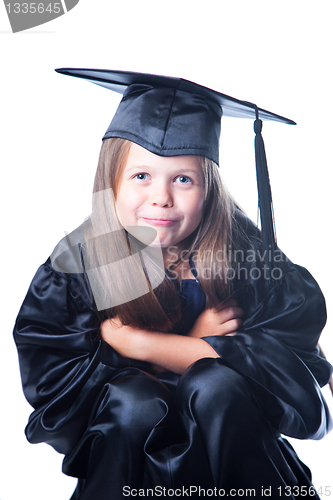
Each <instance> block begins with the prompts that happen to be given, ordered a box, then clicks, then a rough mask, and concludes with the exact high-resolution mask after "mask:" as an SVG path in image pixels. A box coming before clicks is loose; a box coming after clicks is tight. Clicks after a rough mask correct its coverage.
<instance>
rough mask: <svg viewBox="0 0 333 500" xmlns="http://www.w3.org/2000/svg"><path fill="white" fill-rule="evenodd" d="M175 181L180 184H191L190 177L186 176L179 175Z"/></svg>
mask: <svg viewBox="0 0 333 500" xmlns="http://www.w3.org/2000/svg"><path fill="white" fill-rule="evenodd" d="M177 179H178V182H180V184H188V183H189V182H191V179H190V177H187V175H179V176H178V177H177Z"/></svg>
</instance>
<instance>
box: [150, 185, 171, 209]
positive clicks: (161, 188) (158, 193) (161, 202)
mask: <svg viewBox="0 0 333 500" xmlns="http://www.w3.org/2000/svg"><path fill="white" fill-rule="evenodd" d="M149 201H150V204H151V205H153V206H156V207H163V208H168V207H172V206H173V197H172V193H171V189H170V188H169V186H167V185H166V184H160V183H158V184H156V185H155V186H154V187H152V191H151V194H150V200H149Z"/></svg>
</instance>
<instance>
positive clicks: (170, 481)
mask: <svg viewBox="0 0 333 500" xmlns="http://www.w3.org/2000/svg"><path fill="white" fill-rule="evenodd" d="M246 224H247V233H248V235H249V234H250V236H249V241H250V242H251V246H252V247H253V248H254V247H255V246H256V245H257V242H256V236H255V235H256V232H255V230H253V229H252V234H251V231H250V229H251V227H252V226H251V225H250V223H249V222H247V223H246ZM259 260H260V259H257V261H256V262H245V263H243V265H244V266H245V267H246V268H247V270H248V271H249V270H250V269H253V267H254V266H259V265H261V266H262V263H260V262H259ZM277 265H278V266H279V268H280V269H281V270H282V274H283V276H282V278H281V279H279V280H278V281H277V282H276V283H275V284H274V286H271V287H270V288H269V289H267V283H266V282H265V279H264V278H263V277H261V278H260V279H258V278H257V276H256V275H255V273H252V274H251V273H248V274H247V276H246V277H244V276H242V277H241V278H240V279H238V280H237V282H236V281H235V295H236V297H237V299H238V301H239V304H240V306H241V307H242V308H243V309H244V311H245V317H244V323H243V327H242V330H241V332H240V333H238V334H237V335H235V336H233V337H221V336H211V337H206V338H204V340H205V341H206V342H208V343H209V344H210V345H211V346H212V347H213V348H214V349H215V351H216V352H217V353H218V354H219V356H220V358H216V359H215V358H214V359H213V358H206V359H202V360H199V361H197V362H196V363H194V364H193V365H192V366H191V367H189V368H188V370H186V372H185V373H184V374H183V375H182V376H178V375H176V374H174V373H171V372H164V373H161V374H158V375H154V374H152V373H150V368H149V366H148V365H146V364H145V363H143V362H139V361H135V360H132V359H128V358H124V357H122V356H120V355H119V354H118V353H117V352H116V351H115V350H114V349H113V348H112V347H110V346H109V345H108V344H106V343H105V342H103V341H102V340H101V339H100V338H99V334H98V333H99V320H98V317H97V314H96V309H95V305H94V301H93V297H92V292H91V289H90V286H89V282H88V279H87V277H86V275H85V273H75V274H65V273H60V272H58V271H55V270H54V269H53V268H52V265H51V262H50V260H48V261H47V262H46V263H45V264H44V265H42V266H41V267H40V268H39V270H38V271H37V274H36V276H35V277H34V279H33V281H32V283H31V286H30V288H29V291H28V293H27V296H26V298H25V300H24V303H23V305H22V308H21V310H20V312H19V315H18V318H17V321H16V325H15V329H14V338H15V341H16V344H17V348H18V353H19V359H20V367H21V376H22V383H23V389H24V393H25V396H26V398H27V400H28V401H29V402H30V404H31V405H32V406H33V407H34V412H33V413H32V415H31V416H30V419H29V423H28V425H27V427H26V436H27V439H28V440H29V441H30V442H31V443H38V442H46V443H49V444H50V445H51V446H53V447H54V448H55V449H56V450H57V451H58V452H60V453H63V454H64V455H65V457H64V461H63V472H64V473H65V474H68V475H71V476H74V477H77V478H78V484H77V488H76V490H75V492H74V493H73V496H72V500H109V499H110V500H111V499H112V500H118V499H119V500H120V499H123V498H126V497H129V498H132V497H133V496H143V497H150V498H160V497H163V496H164V497H168V496H167V494H168V492H169V497H170V496H172V495H173V496H181V497H183V498H187V497H190V498H202V497H203V496H204V493H205V494H206V493H207V496H209V495H210V496H214V497H219V495H220V497H221V496H227V495H229V496H236V497H238V496H245V494H244V492H245V491H246V490H251V491H252V494H251V495H252V496H256V497H267V496H270V498H289V499H290V498H298V497H299V496H300V492H302V497H303V498H312V499H313V498H319V497H318V496H317V495H316V494H315V492H314V490H313V487H312V486H311V474H310V471H309V470H308V468H307V467H306V466H305V465H304V464H302V462H301V461H300V460H299V458H298V457H297V455H296V453H295V452H294V450H293V449H292V447H291V446H290V444H289V443H288V442H287V441H286V440H285V439H283V438H282V437H281V434H284V435H287V436H291V437H295V438H300V439H307V438H312V439H320V438H321V437H323V436H324V435H325V433H326V432H328V431H329V430H330V428H331V426H332V423H331V418H330V415H329V412H328V409H327V405H326V403H325V401H324V399H323V397H322V394H321V391H320V386H323V385H325V384H326V383H327V382H328V380H329V378H330V376H331V371H332V368H331V366H330V364H329V363H328V362H327V361H326V360H325V359H324V358H323V357H322V356H321V353H320V351H319V349H318V347H317V342H318V337H319V335H320V332H321V330H322V328H323V326H324V324H325V321H326V309H325V301H324V298H323V296H322V294H321V291H320V289H319V287H318V285H317V283H316V282H315V280H314V279H313V278H312V276H311V275H310V274H309V273H308V272H307V271H306V270H305V269H304V268H301V267H299V266H296V265H294V264H292V263H291V262H290V261H288V260H287V259H285V261H284V262H282V263H279V264H277ZM251 276H252V277H251ZM179 295H180V297H181V302H182V313H183V314H182V320H181V322H180V323H179V325H177V328H176V330H175V333H179V334H186V332H187V331H188V330H189V329H190V328H191V326H192V325H193V323H194V321H195V319H196V318H197V317H198V316H199V314H200V313H201V312H202V311H203V309H204V308H205V295H204V293H203V291H202V289H201V286H200V283H199V282H198V281H197V280H184V281H182V282H181V284H180V288H179ZM164 488H165V489H164ZM200 488H201V490H200ZM301 488H302V489H301ZM163 492H164V495H163ZM237 492H240V493H239V494H238V493H237ZM242 492H243V493H242ZM235 493H236V494H235ZM131 495H132V496H131ZM247 496H250V493H249V494H248V495H247Z"/></svg>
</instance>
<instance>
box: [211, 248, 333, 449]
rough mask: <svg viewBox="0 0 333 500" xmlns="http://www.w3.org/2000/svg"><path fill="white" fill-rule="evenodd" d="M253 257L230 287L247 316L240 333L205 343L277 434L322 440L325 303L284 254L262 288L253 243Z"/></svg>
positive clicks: (327, 420)
mask: <svg viewBox="0 0 333 500" xmlns="http://www.w3.org/2000/svg"><path fill="white" fill-rule="evenodd" d="M252 249H254V250H255V252H254V253H255V254H256V255H257V257H256V259H253V260H252V262H247V259H246V257H245V259H244V262H243V264H242V270H243V274H244V273H245V274H246V277H245V278H246V279H243V280H242V283H241V285H240V284H239V283H238V285H237V283H236V295H237V298H238V301H239V303H240V305H241V307H242V308H243V309H244V311H245V316H244V322H243V327H242V330H241V331H240V332H239V333H237V334H236V335H235V336H227V337H221V336H212V337H205V338H204V340H205V341H206V342H208V343H209V344H210V345H211V346H212V347H213V348H214V349H215V351H216V352H217V353H218V354H219V356H220V357H221V361H222V362H223V363H225V364H226V365H228V366H229V367H232V368H233V369H235V370H236V371H238V372H239V373H241V374H242V375H244V376H245V377H246V379H247V381H248V383H249V384H250V386H251V389H252V391H253V393H254V395H255V397H256V399H257V400H258V403H259V404H260V407H261V409H262V411H263V413H264V414H265V416H266V417H267V419H268V421H269V422H270V424H271V426H272V427H273V429H274V430H275V431H276V432H279V433H282V434H285V435H287V436H290V437H294V438H299V439H305V438H312V439H320V438H322V437H323V436H324V435H325V434H326V433H327V432H328V431H329V430H330V429H331V427H332V421H331V417H330V414H329V410H328V408H327V404H326V402H325V400H324V398H323V396H322V394H321V391H320V386H323V385H325V384H327V383H328V381H329V379H330V377H331V375H332V367H331V365H330V364H329V363H328V362H327V360H326V359H324V357H323V356H322V355H321V352H320V350H319V348H318V339H319V336H320V334H321V331H322V329H323V327H324V325H325V322H326V306H325V299H324V297H323V295H322V292H321V290H320V288H319V286H318V284H317V283H316V281H315V280H314V278H313V277H312V276H311V274H310V273H309V272H308V271H307V270H306V269H304V268H302V267H300V266H297V265H295V264H292V263H291V262H290V261H289V260H288V259H287V257H286V256H284V255H283V254H282V252H279V255H280V257H281V256H282V257H281V262H275V263H274V268H275V269H274V272H275V276H276V277H278V278H279V279H276V280H274V279H273V280H271V281H272V283H271V284H270V285H269V286H267V285H268V281H267V279H266V278H267V277H266V276H265V273H264V269H263V262H262V261H263V259H262V258H260V253H259V252H258V249H260V247H259V246H256V243H255V244H253V243H252ZM258 255H259V257H258ZM251 270H252V272H251ZM259 271H261V272H259ZM243 277H244V276H243Z"/></svg>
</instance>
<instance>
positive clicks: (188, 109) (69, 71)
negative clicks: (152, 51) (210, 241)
mask: <svg viewBox="0 0 333 500" xmlns="http://www.w3.org/2000/svg"><path fill="white" fill-rule="evenodd" d="M56 71H57V72H58V73H62V74H65V75H70V76H75V77H78V78H84V79H86V80H88V81H90V82H93V83H96V84H97V85H100V86H102V87H105V88H107V89H110V90H113V91H115V92H119V93H121V94H123V98H122V100H121V102H120V104H119V106H118V109H117V111H116V113H115V115H114V117H113V119H112V121H111V123H110V126H109V127H108V129H107V131H106V133H105V135H104V137H103V139H107V138H110V137H121V138H123V139H128V140H130V141H132V142H135V143H137V144H139V145H140V146H142V147H144V148H146V149H148V150H149V151H151V152H152V153H155V154H157V155H160V156H178V155H189V154H190V155H198V156H205V157H207V158H209V159H211V160H213V161H215V162H216V163H217V164H218V163H219V138H220V131H221V117H222V115H224V116H231V117H238V118H252V119H255V122H254V130H255V134H256V136H255V153H256V171H257V184H258V199H259V210H260V221H261V229H262V235H263V244H264V248H265V249H269V248H274V247H275V245H276V239H275V230H274V224H273V209H272V196H271V189H270V183H269V177H268V170H267V162H266V154H265V147H264V143H263V139H262V136H261V128H262V121H261V120H262V119H264V120H272V121H277V122H282V123H287V124H292V125H295V122H294V121H292V120H289V119H288V118H284V117H283V116H280V115H277V114H275V113H271V112H269V111H266V110H264V109H261V108H258V107H257V106H256V105H255V104H253V103H250V102H246V101H241V100H238V99H235V98H234V97H230V96H227V95H225V94H221V93H220V92H217V91H215V90H211V89H209V88H207V87H203V86H202V85H198V84H196V83H193V82H191V81H189V80H185V79H182V78H173V77H167V76H161V75H151V74H146V73H134V72H128V71H113V70H100V69H73V68H62V69H57V70H56ZM267 254H268V252H267Z"/></svg>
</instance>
